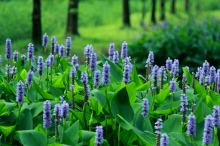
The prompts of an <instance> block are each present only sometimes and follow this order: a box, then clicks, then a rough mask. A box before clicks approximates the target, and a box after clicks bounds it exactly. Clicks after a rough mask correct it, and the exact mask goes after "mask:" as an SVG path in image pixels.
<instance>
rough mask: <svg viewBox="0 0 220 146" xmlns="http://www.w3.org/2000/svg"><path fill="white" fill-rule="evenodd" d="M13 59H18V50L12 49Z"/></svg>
mask: <svg viewBox="0 0 220 146" xmlns="http://www.w3.org/2000/svg"><path fill="white" fill-rule="evenodd" d="M13 61H18V52H17V51H14V53H13Z"/></svg>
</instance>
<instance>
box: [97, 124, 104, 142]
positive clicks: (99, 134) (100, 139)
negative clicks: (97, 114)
mask: <svg viewBox="0 0 220 146" xmlns="http://www.w3.org/2000/svg"><path fill="white" fill-rule="evenodd" d="M95 143H96V144H97V146H101V144H102V143H103V127H102V125H101V126H96V130H95Z"/></svg>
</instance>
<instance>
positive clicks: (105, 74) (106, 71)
mask: <svg viewBox="0 0 220 146" xmlns="http://www.w3.org/2000/svg"><path fill="white" fill-rule="evenodd" d="M109 77H110V65H109V64H108V62H107V61H106V62H105V64H104V65H103V71H102V83H104V85H108V84H109V82H110V79H109Z"/></svg>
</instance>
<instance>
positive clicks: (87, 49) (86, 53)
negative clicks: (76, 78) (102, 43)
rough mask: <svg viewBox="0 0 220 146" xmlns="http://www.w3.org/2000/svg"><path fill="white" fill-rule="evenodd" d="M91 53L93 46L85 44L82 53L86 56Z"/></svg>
mask: <svg viewBox="0 0 220 146" xmlns="http://www.w3.org/2000/svg"><path fill="white" fill-rule="evenodd" d="M92 53H93V47H92V45H87V46H86V47H85V48H84V54H85V55H86V56H89V55H90V54H92Z"/></svg>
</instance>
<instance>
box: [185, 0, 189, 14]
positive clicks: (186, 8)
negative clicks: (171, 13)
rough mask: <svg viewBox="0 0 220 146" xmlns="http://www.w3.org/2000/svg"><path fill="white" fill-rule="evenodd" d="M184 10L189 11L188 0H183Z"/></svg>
mask: <svg viewBox="0 0 220 146" xmlns="http://www.w3.org/2000/svg"><path fill="white" fill-rule="evenodd" d="M185 11H186V12H188V11H189V0H185Z"/></svg>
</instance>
